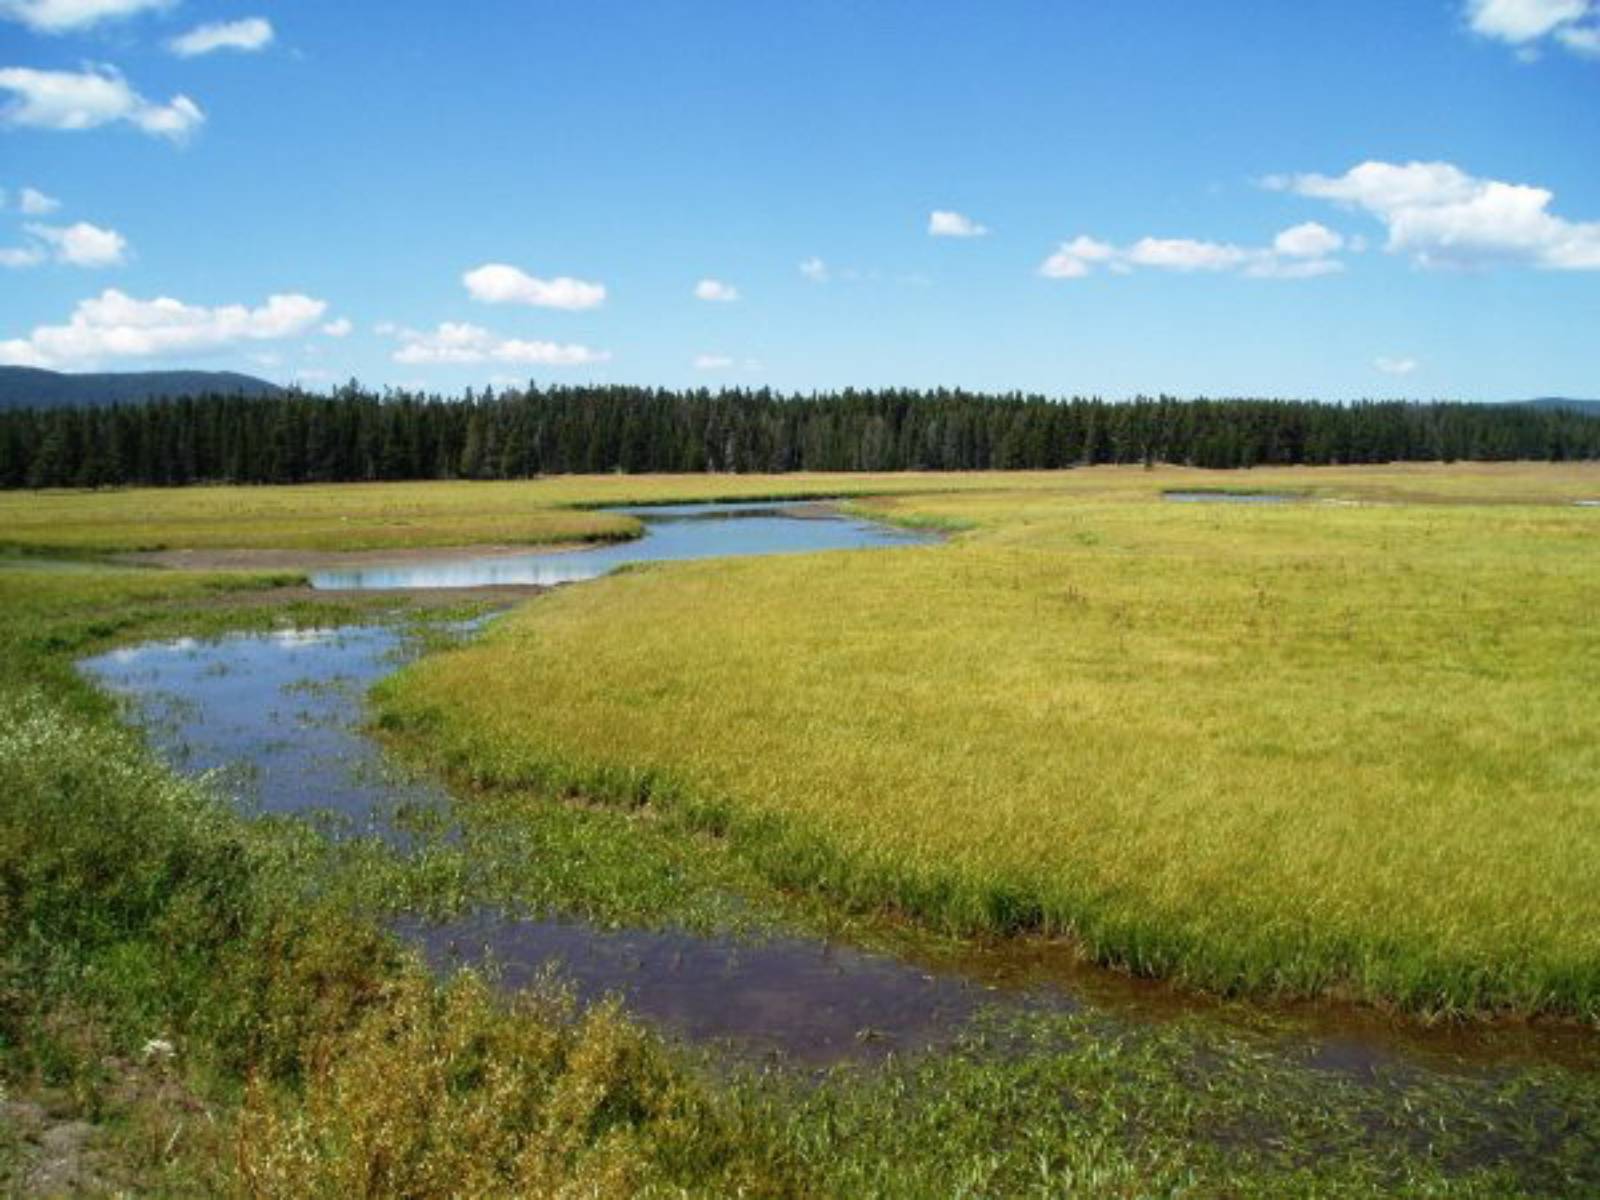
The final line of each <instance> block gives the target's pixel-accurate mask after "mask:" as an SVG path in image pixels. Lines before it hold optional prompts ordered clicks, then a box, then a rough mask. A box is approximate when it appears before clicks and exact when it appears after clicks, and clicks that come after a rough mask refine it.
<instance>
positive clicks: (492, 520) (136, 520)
mask: <svg viewBox="0 0 1600 1200" xmlns="http://www.w3.org/2000/svg"><path fill="white" fill-rule="evenodd" d="M997 488H998V489H1004V490H1005V491H1008V492H1042V493H1046V494H1052V495H1054V494H1061V495H1068V496H1074V497H1079V498H1094V497H1107V496H1128V497H1139V496H1154V495H1158V494H1159V493H1160V492H1161V491H1162V490H1164V489H1184V488H1201V489H1204V488H1209V489H1212V490H1237V489H1240V488H1247V489H1248V490H1252V491H1277V490H1283V491H1292V492H1305V493H1307V494H1310V495H1313V496H1346V495H1348V496H1356V497H1364V498H1366V499H1370V500H1377V501H1390V500H1412V499H1418V498H1426V499H1430V500H1435V501H1438V500H1444V501H1467V500H1470V501H1475V502H1492V503H1511V502H1538V503H1552V504H1555V503H1570V502H1571V501H1573V500H1579V499H1585V498H1593V497H1596V496H1600V472H1597V471H1596V470H1595V469H1594V468H1593V467H1592V466H1590V465H1588V464H1579V465H1573V466H1550V465H1547V464H1536V465H1520V464H1494V465H1484V464H1465V465H1461V466H1457V467H1449V468H1444V467H1437V466H1430V465H1400V466H1394V467H1361V468H1332V467H1329V468H1316V469H1313V468H1304V469H1299V470H1260V471H1251V472H1248V473H1239V472H1223V471H1198V470H1187V469H1181V468H1171V467H1163V468H1160V469H1158V470H1154V471H1143V470H1138V469H1128V468H1095V469H1092V470H1080V471H1065V472H1063V471H1033V472H970V473H921V474H919V473H916V472H905V473H898V474H882V475H872V474H844V475H824V474H797V475H601V476H554V477H550V478H546V479H539V480H532V481H527V482H509V483H499V482H496V483H463V482H455V483H448V482H435V483H369V484H307V485H303V486H298V487H192V488H135V489H121V490H106V491H95V492H86V491H45V492H0V548H11V549H13V550H27V551H31V552H35V553H38V552H57V553H61V552H70V553H78V554H83V553H104V552H111V551H130V550H171V549H194V550H218V549H279V550H308V551H333V550H406V549H416V548H425V547H437V546H462V545H473V544H529V545H537V544H552V543H561V542H574V541H604V540H608V539H615V538H625V537H633V536H635V535H637V533H638V531H639V525H638V522H636V521H634V520H632V519H631V518H629V517H621V516H613V515H607V514H603V513H595V512H589V511H585V510H587V509H590V508H594V507H599V506H605V505H621V504H669V503H685V502H690V501H702V500H757V499H812V498H817V497H830V496H884V495H896V494H908V493H919V494H929V493H946V492H948V493H957V494H959V493H965V492H973V491H992V490H994V489H997ZM908 516H909V517H910V519H913V520H917V521H923V522H929V521H931V522H934V523H940V522H944V523H945V527H946V528H949V527H951V526H950V525H949V524H948V522H949V521H951V520H955V521H956V522H957V523H958V524H959V522H960V520H961V518H959V517H956V518H951V517H949V516H948V515H947V516H944V517H939V516H936V515H934V514H931V513H924V514H908Z"/></svg>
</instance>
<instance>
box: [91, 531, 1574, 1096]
mask: <svg viewBox="0 0 1600 1200" xmlns="http://www.w3.org/2000/svg"><path fill="white" fill-rule="evenodd" d="M640 511H641V515H643V516H644V518H645V521H646V531H647V532H646V536H645V537H644V538H643V539H641V541H640V542H638V543H633V544H630V545H629V546H628V547H625V548H624V547H608V548H605V549H601V550H594V551H584V552H574V553H572V554H550V555H541V556H529V558H528V559H527V561H526V562H524V563H522V564H521V565H519V566H516V567H514V568H508V560H506V559H504V558H501V559H496V560H492V561H487V562H483V561H480V562H477V563H474V562H472V561H471V560H467V559H463V560H462V561H460V562H453V563H449V564H439V563H430V564H424V565H415V566H412V565H408V566H405V567H398V568H394V569H393V570H392V571H391V570H388V569H383V570H373V571H359V572H350V573H330V575H329V576H328V577H326V578H324V579H322V580H320V581H319V582H320V583H321V585H322V586H328V587H396V586H402V587H406V586H417V587H439V586H463V585H465V584H466V583H468V582H471V583H485V582H507V581H513V582H532V581H540V582H548V581H550V580H551V579H552V578H555V577H557V576H559V577H562V578H588V577H592V576H594V575H597V574H600V573H603V571H604V570H609V569H610V568H611V566H615V565H616V564H618V563H619V562H623V561H630V562H638V561H647V560H649V559H652V558H666V559H675V558H694V557H708V556H714V555H717V554H726V555H734V554H750V553H778V552H783V551H798V550H814V549H823V548H828V549H838V548H846V547H851V546H860V547H866V546H884V545H897V544H905V543H907V542H909V541H915V540H917V539H916V538H915V537H914V536H908V535H906V534H904V533H902V532H900V531H897V530H892V529H888V528H886V527H884V526H881V525H876V524H874V523H872V522H868V521H861V520H856V519H845V518H841V517H838V516H830V515H828V514H827V513H826V511H822V512H819V511H817V510H815V509H812V508H808V509H806V510H802V511H800V512H795V513H790V512H788V511H786V510H785V508H784V506H781V505H760V506H754V505H737V506H735V505H708V506H695V507H690V506H684V507H681V508H676V509H666V510H661V509H658V510H640ZM624 549H626V550H628V551H629V554H628V555H627V556H626V557H622V556H621V551H622V550H624ZM655 551H659V553H655ZM584 556H587V562H588V565H587V566H580V565H579V564H578V562H577V559H579V558H580V557H584ZM552 563H555V564H556V565H555V566H553V567H550V570H551V571H553V572H554V573H555V574H554V575H550V574H547V575H544V576H541V577H538V578H537V580H536V579H535V578H534V577H533V576H530V575H527V574H516V575H512V576H507V575H505V574H502V572H503V571H505V570H507V569H512V570H514V571H518V572H525V571H536V570H544V569H545V568H546V567H549V565H550V564H552ZM607 564H609V565H607ZM580 571H582V572H584V573H581V574H580V573H577V572H580ZM563 573H565V574H563ZM446 580H448V582H445V581H446ZM415 649H416V641H415V639H413V638H410V637H408V636H407V634H406V633H405V631H404V630H403V629H400V628H397V627H395V626H391V625H370V626H348V627H343V628H338V629H324V630H294V631H287V630H286V631H278V632H273V633H267V634H239V635H232V636H226V637H221V638H216V639H209V640H196V639H189V638H184V639H178V640H173V641H164V642H150V643H145V644H143V645H138V646H133V647H129V648H125V649H119V650H114V651H111V652H109V653H106V654H103V655H100V656H98V657H95V658H91V659H87V660H84V661H83V662H82V663H81V664H80V667H81V669H82V670H83V671H84V672H85V673H86V674H87V675H89V676H90V677H91V678H93V679H94V680H96V681H97V682H98V683H99V684H100V685H101V686H103V687H104V688H105V689H106V690H107V691H109V692H111V693H113V694H114V695H117V696H119V697H121V698H123V700H124V702H125V703H126V704H127V705H128V708H129V711H130V715H131V716H132V718H133V719H134V720H135V721H137V722H138V723H139V724H140V725H141V726H142V727H143V728H144V729H145V731H146V734H147V737H148V738H149V740H150V743H151V745H152V747H153V748H154V749H155V750H156V752H157V753H159V754H160V755H162V756H163V757H164V758H165V759H166V760H167V761H169V762H171V763H172V764H174V765H175V766H176V767H178V768H179V769H181V770H183V771H185V772H190V773H200V772H205V771H211V772H217V773H218V775H217V776H216V777H217V778H218V779H219V780H220V781H221V782H222V784H223V786H224V787H225V788H226V790H227V791H228V792H229V794H231V795H233V796H234V797H235V798H236V799H237V800H238V802H239V803H240V804H241V805H243V806H245V807H247V808H248V809H250V810H253V811H261V812H268V813H277V814H296V813H298V814H316V815H319V816H321V817H322V818H324V819H325V821H326V822H327V827H328V831H329V832H330V833H331V834H333V835H334V836H343V835H346V834H351V833H355V834H374V835H376V836H379V837H381V838H384V839H385V840H386V841H388V842H389V843H391V844H392V845H394V846H395V847H396V848H397V849H398V850H400V851H402V852H403V851H405V850H406V848H407V847H408V846H409V845H410V842H411V839H410V836H409V835H408V834H407V833H406V832H404V823H403V822H401V823H397V822H396V821H395V819H394V817H395V814H396V813H397V812H398V811H402V810H406V809H411V810H415V809H417V808H419V807H420V808H424V809H431V810H435V811H438V812H440V813H446V814H447V813H448V812H449V809H450V798H449V796H448V794H447V793H446V792H445V791H444V789H443V788H442V786H441V785H439V784H437V783H436V782H433V781H431V780H428V779H419V778H416V777H413V776H411V775H409V774H407V773H404V772H402V771H400V770H398V769H397V768H396V767H395V766H394V765H393V764H392V763H390V762H389V761H388V760H387V759H386V758H385V755H384V753H383V751H382V749H381V748H380V747H379V746H378V745H377V744H376V743H375V742H373V741H372V740H370V739H369V738H367V737H366V736H365V735H364V734H363V732H362V722H363V716H364V709H363V697H364V696H365V694H366V691H367V689H368V688H369V687H370V686H371V685H372V683H374V682H375V681H376V680H378V679H379V678H381V677H383V676H384V675H386V674H388V673H389V672H391V671H392V670H394V669H396V668H397V666H399V665H400V664H401V663H402V662H403V661H404V660H405V659H406V658H407V657H408V656H409V655H410V654H413V653H415ZM396 928H397V929H398V931H399V932H400V933H401V934H402V936H404V937H406V938H407V939H408V940H409V941H411V942H412V943H413V944H414V945H416V946H418V947H419V949H420V950H421V951H422V952H423V953H424V955H425V956H426V957H427V958H428V959H429V960H430V961H431V962H433V963H434V964H435V965H437V966H440V967H444V966H449V965H451V964H453V963H457V962H463V963H479V962H483V961H485V960H489V961H492V962H493V963H494V964H495V966H496V969H497V971H498V977H499V978H500V980H501V981H502V982H503V984H504V985H505V986H508V987H514V986H516V985H518V984H521V983H524V982H527V981H528V980H530V979H531V978H533V977H534V976H535V975H536V974H537V973H538V972H539V971H540V970H541V969H542V968H543V967H544V965H545V964H546V963H547V962H549V961H551V960H555V961H556V962H557V963H558V964H559V966H560V969H561V972H562V974H563V975H564V976H565V977H566V978H568V979H569V980H570V981H571V982H572V983H573V985H574V986H575V988H576V990H577V992H578V994H579V995H580V996H582V997H586V998H594V997H598V996H601V995H604V994H607V993H611V992H616V993H620V994H622V995H623V996H624V997H625V999H626V1002H627V1004H628V1006H629V1007H630V1009H632V1011H634V1012H635V1013H637V1014H639V1015H640V1016H643V1017H645V1018H647V1019H649V1020H652V1021H654V1022H656V1023H658V1024H659V1025H660V1026H661V1027H663V1028H664V1029H665V1030H667V1031H668V1032H671V1033H673V1034H676V1035H679V1036H682V1037H685V1038H688V1039H691V1040H696V1041H720V1042H725V1043H727V1044H728V1045H730V1046H731V1047H733V1048H734V1049H736V1050H738V1051H740V1052H742V1053H755V1054H764V1053H768V1052H779V1053H781V1054H783V1055H784V1056H786V1057H788V1058H790V1059H793V1060H797V1061H802V1062H811V1063H827V1062H833V1061H839V1060H843V1059H849V1058H874V1057H878V1056H880V1055H882V1054H883V1053H885V1052H887V1051H896V1052H905V1051H910V1050H915V1049H918V1048H922V1047H927V1046H930V1045H936V1044H939V1043H942V1042H946V1041H948V1040H949V1039H950V1038H952V1037H953V1036H954V1035H955V1034H956V1033H957V1032H959V1030H960V1029H961V1028H962V1026H963V1025H964V1024H965V1023H966V1022H968V1021H969V1020H970V1019H971V1018H972V1017H973V1016H974V1015H975V1014H976V1013H977V1012H978V1010H980V1009H983V1008H988V1007H993V1006H997V1005H998V1006H1001V1007H1009V1008H1012V1009H1035V1008H1039V1007H1045V1008H1068V1009H1078V1008H1083V1007H1089V1008H1092V1009H1094V1010H1096V1011H1103V1012H1105V1013H1107V1014H1108V1015H1111V1016H1113V1017H1121V1018H1126V1019H1129V1020H1135V1021H1146V1020H1159V1019H1165V1018H1168V1017H1171V1016H1174V1015H1180V1016H1181V1015H1194V1014H1197V1013H1203V1014H1210V1015H1212V1016H1214V1017H1216V1018H1217V1019H1218V1020H1221V1021H1224V1022H1229V1023H1231V1022H1235V1021H1249V1020H1250V1019H1251V1010H1250V1009H1248V1008H1244V1007H1239V1006H1229V1005H1226V1004H1224V1003H1222V1002H1218V1001H1208V1000H1204V999H1197V998H1193V997H1186V996H1182V995H1179V994H1177V993H1176V992H1175V991H1174V990H1173V989H1170V988H1167V987H1165V986H1162V985H1159V984H1152V983H1146V982H1142V981H1137V980H1131V979H1127V978H1124V977H1123V976H1121V975H1118V974H1115V973H1113V972H1108V971H1103V970H1098V969H1095V968H1092V967H1084V966H1079V965H1074V964H1072V963H1071V962H1070V956H1069V955H1068V954H1067V953H1066V951H1065V950H1064V949H1063V948H1062V947H1059V946H1050V945H1048V944H1045V943H1042V942H1040V941H1038V940H1036V939H1015V940H1013V941H1011V942H1008V943H1003V944H1000V945H988V946H975V947H972V948H970V949H969V950H966V951H963V952H961V953H959V954H955V953H951V952H948V951H937V950H934V949H928V950H926V951H924V950H920V949H913V950H908V951H906V952H905V953H904V954H888V953H883V952H878V951H869V950H864V949H860V948H857V947H853V946H850V945H844V944H840V943H837V942H831V941H827V940H823V939H821V938H814V937H805V936H781V937H772V938H762V939H754V940H750V939H741V938H738V937H734V936H727V935H724V936H718V935H699V934H694V933H688V932H683V931H679V930H652V929H622V930H613V929H603V928H600V927H598V926H595V925H592V924H589V923H586V922H584V921H583V920H580V919H577V918H573V917H562V916H552V917H542V918H535V919H529V918H519V917H507V916H502V915H500V914H498V913H495V912H489V911H479V912H475V913H471V914H469V915H467V916H465V917H462V918H459V919H457V920H454V921H450V922H446V923H429V922H426V921H423V920H420V919H415V918H407V919H404V920H401V921H399V922H397V923H396ZM913 940H914V939H913ZM1281 1015H1283V1016H1284V1017H1285V1018H1286V1019H1287V1021H1288V1024H1289V1025H1290V1026H1291V1027H1292V1028H1291V1031H1290V1032H1289V1033H1286V1034H1285V1035H1284V1047H1285V1050H1286V1052H1289V1053H1292V1054H1294V1055H1295V1056H1296V1057H1297V1058H1298V1059H1300V1060H1302V1061H1306V1062H1308V1063H1310V1064H1311V1065H1312V1066H1315V1067H1320V1068H1323V1069H1326V1070H1329V1071H1333V1072H1336V1073H1338V1074H1340V1075H1344V1076H1347V1077H1353V1078H1374V1079H1375V1078H1377V1077H1379V1076H1380V1075H1382V1074H1386V1073H1388V1072H1390V1071H1392V1070H1395V1069H1399V1070H1402V1071H1411V1070H1425V1071H1433V1070H1444V1071H1455V1070H1463V1069H1466V1070H1477V1069H1482V1068H1484V1067H1493V1066H1494V1065H1495V1064H1500V1063H1504V1064H1512V1063H1519V1062H1579V1061H1588V1060H1589V1059H1591V1057H1592V1054H1591V1050H1592V1047H1591V1046H1590V1045H1589V1043H1590V1039H1588V1038H1586V1037H1583V1036H1582V1035H1581V1034H1580V1035H1578V1036H1574V1035H1573V1031H1570V1030H1561V1029H1555V1030H1542V1029H1528V1028H1518V1029H1510V1030H1504V1029H1502V1030H1465V1031H1463V1030H1459V1029H1456V1030H1436V1031H1428V1030H1423V1029H1419V1028H1417V1027H1415V1026H1414V1025H1410V1024H1406V1023H1391V1022H1388V1021H1386V1020H1385V1019H1383V1018H1382V1017H1380V1016H1377V1015H1373V1014H1369V1013H1365V1012H1361V1011H1352V1010H1350V1009H1349V1008H1347V1007H1346V1008H1339V1007H1337V1006H1327V1007H1324V1006H1306V1007H1304V1008H1302V1009H1298V1010H1292V1011H1289V1012H1286V1013H1283V1014H1281Z"/></svg>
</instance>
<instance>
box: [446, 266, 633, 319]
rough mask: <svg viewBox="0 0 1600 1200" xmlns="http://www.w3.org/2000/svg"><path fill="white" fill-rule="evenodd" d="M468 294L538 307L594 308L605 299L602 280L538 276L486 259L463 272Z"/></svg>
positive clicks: (489, 301)
mask: <svg viewBox="0 0 1600 1200" xmlns="http://www.w3.org/2000/svg"><path fill="white" fill-rule="evenodd" d="M461 282H462V283H463V284H465V285H466V289H467V294H468V295H470V296H471V297H472V298H473V299H474V300H477V301H480V302H482V303H484V304H529V305H533V306H534V307H536V308H566V309H582V308H595V307H597V306H598V305H600V304H603V303H604V302H605V298H606V289H605V286H604V285H603V284H599V283H585V282H584V281H583V280H581V279H572V278H569V277H568V276H565V275H561V276H558V277H556V278H555V279H536V278H534V277H533V276H532V275H529V274H528V273H527V272H525V271H522V270H519V269H518V268H516V267H513V266H509V265H508V264H506V263H485V264H484V265H483V266H481V267H475V268H473V269H472V270H470V271H468V272H466V274H464V275H462V276H461Z"/></svg>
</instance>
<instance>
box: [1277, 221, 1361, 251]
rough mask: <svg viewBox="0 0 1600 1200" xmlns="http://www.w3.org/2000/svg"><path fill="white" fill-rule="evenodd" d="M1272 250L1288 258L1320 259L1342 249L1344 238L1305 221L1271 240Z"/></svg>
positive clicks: (1322, 226) (1312, 222) (1324, 226)
mask: <svg viewBox="0 0 1600 1200" xmlns="http://www.w3.org/2000/svg"><path fill="white" fill-rule="evenodd" d="M1272 248H1273V249H1274V250H1276V251H1277V252H1278V253H1279V254H1282V255H1285V256H1286V257H1288V258H1322V257H1323V256H1324V255H1328V254H1335V253H1337V252H1338V251H1340V250H1342V249H1344V238H1342V237H1340V236H1339V235H1338V234H1337V233H1335V232H1334V231H1333V230H1331V229H1329V228H1328V227H1327V226H1326V225H1319V224H1317V223H1316V222H1315V221H1307V222H1305V223H1304V224H1302V225H1296V226H1295V227H1294V228H1292V229H1285V230H1284V231H1283V232H1282V233H1280V234H1279V235H1278V236H1277V237H1275V238H1273V239H1272Z"/></svg>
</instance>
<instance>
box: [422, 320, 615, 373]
mask: <svg viewBox="0 0 1600 1200" xmlns="http://www.w3.org/2000/svg"><path fill="white" fill-rule="evenodd" d="M395 336H397V337H398V338H399V340H400V343H401V345H400V348H399V349H398V350H396V351H395V352H394V355H393V357H394V361H395V362H397V363H409V364H413V365H430V366H439V365H447V364H465V363H486V362H499V363H526V364H539V365H543V366H552V367H576V366H584V365H587V364H591V363H600V362H605V361H606V360H607V359H608V358H610V357H611V356H610V355H609V354H608V353H606V352H604V351H601V350H592V349H590V348H589V347H588V346H580V345H575V344H572V343H560V342H545V341H525V340H522V339H518V338H502V337H499V336H498V335H496V334H493V333H490V332H489V330H487V329H484V328H483V327H482V326H481V325H471V324H468V323H466V322H459V321H445V322H443V323H442V324H440V325H439V326H437V327H436V328H434V329H432V330H427V331H421V330H415V329H401V330H397V331H395Z"/></svg>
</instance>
